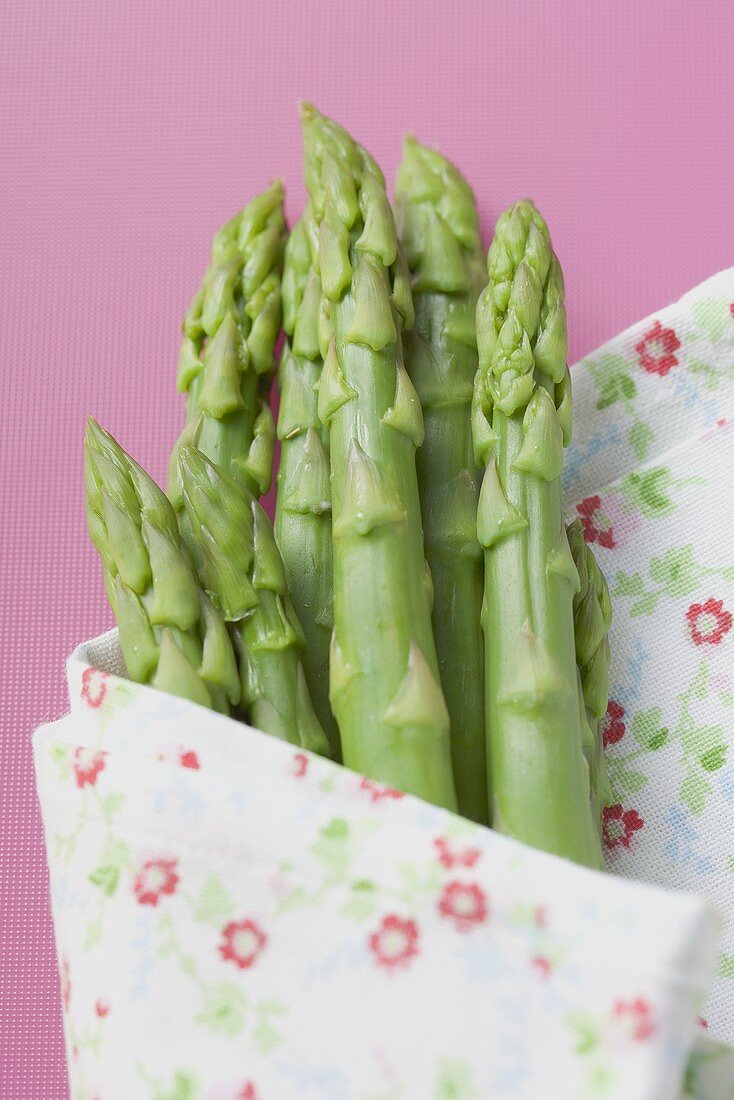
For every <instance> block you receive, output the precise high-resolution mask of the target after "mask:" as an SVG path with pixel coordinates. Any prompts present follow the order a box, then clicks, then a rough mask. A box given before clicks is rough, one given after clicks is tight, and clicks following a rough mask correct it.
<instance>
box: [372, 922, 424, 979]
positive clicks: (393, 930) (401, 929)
mask: <svg viewBox="0 0 734 1100" xmlns="http://www.w3.org/2000/svg"><path fill="white" fill-rule="evenodd" d="M369 946H370V950H371V951H372V954H373V955H374V957H375V960H376V962H377V964H378V966H383V967H385V968H386V969H387V970H394V969H396V968H397V967H403V968H405V967H407V966H409V965H410V962H411V960H412V959H414V958H415V956H416V955H418V954H419V949H418V925H417V924H416V923H415V921H413V920H404V919H403V918H402V917H397V916H395V915H394V914H391V915H389V916H387V917H383V919H382V922H381V924H380V927H379V928H378V930H377V931H376V932H373V933H372V935H371V936H370V938H369Z"/></svg>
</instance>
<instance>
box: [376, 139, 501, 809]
mask: <svg viewBox="0 0 734 1100" xmlns="http://www.w3.org/2000/svg"><path fill="white" fill-rule="evenodd" d="M396 200H397V202H396V208H397V219H398V228H399V231H400V235H401V238H402V241H403V244H404V247H405V253H406V258H407V260H408V264H409V267H410V273H411V280H412V288H413V302H414V305H415V327H414V328H413V329H412V331H410V332H408V333H406V337H405V356H406V367H407V369H408V374H409V375H410V377H411V380H412V382H413V385H414V386H415V388H416V391H417V393H418V397H419V398H420V402H421V405H422V406H423V421H424V425H425V440H424V442H423V445H422V447H420V448H419V450H418V452H417V455H416V465H417V470H418V489H419V492H420V503H421V514H422V517H423V533H424V539H425V548H426V558H427V561H428V565H429V567H430V570H431V575H432V577H433V586H434V592H435V596H434V603H433V632H434V635H435V639H436V649H437V651H438V663H439V668H440V673H441V684H442V687H443V691H444V695H445V698H446V705H447V707H448V711H449V716H450V719H451V753H452V760H453V770H454V778H455V780H456V793H457V798H458V804H459V811H460V813H462V814H463V815H464V816H465V817H468V818H471V819H473V820H474V821H479V822H483V823H486V822H487V819H488V805H487V771H486V750H485V737H484V690H483V688H484V643H483V638H482V626H481V622H480V617H479V611H480V606H481V602H482V591H483V588H484V565H483V560H482V558H483V555H482V549H481V547H480V545H479V542H478V541H477V502H478V497H479V482H480V477H479V471H478V470H477V466H476V463H475V461H474V453H473V448H472V436H471V422H470V415H469V413H470V408H471V400H472V391H473V386H474V376H475V374H476V370H477V350H476V330H475V321H474V312H475V307H476V302H477V295H478V293H479V290H480V289H481V286H482V283H483V279H482V269H483V262H482V261H483V253H482V244H481V238H480V235H479V219H478V216H477V210H476V205H475V202H474V196H473V194H472V191H471V188H470V187H469V184H468V183H467V182H466V180H465V179H464V178H463V177H462V176H461V175H460V173H459V172H458V171H457V169H456V168H455V167H454V165H452V164H450V163H449V161H447V160H446V159H445V158H444V157H442V156H440V155H439V154H438V153H436V152H434V150H432V149H428V148H426V147H425V146H422V145H419V144H418V143H417V142H416V141H415V140H414V139H412V138H407V139H406V141H405V145H404V150H403V162H402V164H401V166H400V168H399V170H398V175H397V182H396Z"/></svg>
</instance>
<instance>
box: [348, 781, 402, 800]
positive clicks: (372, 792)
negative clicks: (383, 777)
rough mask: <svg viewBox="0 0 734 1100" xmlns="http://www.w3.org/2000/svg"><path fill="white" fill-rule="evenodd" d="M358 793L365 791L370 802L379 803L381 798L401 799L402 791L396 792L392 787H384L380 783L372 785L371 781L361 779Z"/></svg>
mask: <svg viewBox="0 0 734 1100" xmlns="http://www.w3.org/2000/svg"><path fill="white" fill-rule="evenodd" d="M359 789H360V791H367V793H368V794H369V796H370V800H371V801H372V802H379V801H380V800H381V799H382V798H403V795H404V792H403V791H396V790H394V788H393V787H384V786H383V785H382V784H381V783H373V782H372V780H371V779H362V780H361V781H360V784H359Z"/></svg>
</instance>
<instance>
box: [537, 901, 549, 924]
mask: <svg viewBox="0 0 734 1100" xmlns="http://www.w3.org/2000/svg"><path fill="white" fill-rule="evenodd" d="M535 927H536V928H547V927H548V906H547V905H536V907H535Z"/></svg>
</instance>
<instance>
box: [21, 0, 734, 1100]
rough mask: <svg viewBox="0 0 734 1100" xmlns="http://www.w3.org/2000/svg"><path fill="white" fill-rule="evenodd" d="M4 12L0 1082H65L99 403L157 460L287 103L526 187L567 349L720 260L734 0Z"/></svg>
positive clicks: (503, 197) (128, 440)
mask: <svg viewBox="0 0 734 1100" xmlns="http://www.w3.org/2000/svg"><path fill="white" fill-rule="evenodd" d="M0 12H1V13H2V20H1V21H2V26H3V30H2V34H1V35H0V133H1V134H2V151H1V152H0V241H2V266H1V268H0V284H1V285H0V310H1V315H2V318H3V337H4V351H3V381H4V384H3V389H2V393H3V417H2V427H1V428H0V453H1V461H2V465H1V466H0V469H2V472H3V483H4V488H3V493H2V501H1V503H0V508H1V509H2V519H1V520H0V530H1V531H2V536H3V537H2V563H1V569H0V587H1V591H0V615H1V616H2V648H1V649H0V677H2V690H1V691H0V701H1V702H0V705H1V706H2V715H1V716H0V745H1V747H2V754H3V763H2V766H1V767H0V784H2V792H1V793H0V814H2V816H3V818H4V820H3V822H2V826H1V829H2V831H1V832H0V855H1V856H2V860H1V863H0V908H1V910H2V911H1V912H0V990H2V993H1V994H0V1001H1V1002H2V1003H0V1020H1V1024H0V1031H1V1033H2V1038H1V1039H0V1080H2V1084H0V1094H1V1095H2V1096H3V1097H7V1098H8V1100H10V1098H12V1100H19V1098H20V1097H23V1098H24V1100H35V1098H43V1100H60V1098H62V1097H64V1096H66V1094H67V1092H66V1082H65V1072H64V1063H63V1051H62V1040H61V1029H60V1012H59V1007H58V1005H59V997H58V979H57V976H56V970H55V960H54V952H53V945H52V938H51V926H50V918H49V912H48V899H47V886H46V872H45V864H44V855H43V849H42V838H41V831H40V824H39V818H38V813H37V808H36V801H35V794H34V787H33V777H32V769H31V754H30V744H29V737H30V731H31V730H32V728H33V727H34V726H35V725H37V724H38V723H39V722H40V721H41V720H43V719H47V718H51V717H53V716H55V715H57V714H58V713H59V712H60V711H61V710H62V709H63V708H64V703H65V700H64V682H63V660H64V657H65V656H66V654H67V653H68V652H69V650H70V649H71V647H72V645H73V644H74V643H76V642H78V641H79V640H81V639H82V638H85V637H87V636H89V635H92V634H95V633H97V632H99V631H100V630H102V629H104V628H106V627H107V626H109V625H110V621H111V620H110V614H109V612H108V610H107V607H106V605H105V601H104V596H103V591H102V585H101V583H100V574H99V569H98V566H97V562H96V561H95V559H94V556H93V554H92V552H91V549H90V547H89V546H88V544H87V539H86V535H85V530H84V518H83V511H82V478H81V443H82V432H83V424H84V419H85V417H86V415H87V414H88V413H93V414H94V415H95V416H96V417H97V418H98V419H99V420H100V421H101V422H102V424H104V425H105V426H106V427H107V428H109V429H110V430H111V431H112V432H113V433H114V434H115V435H116V436H118V437H119V439H120V440H121V441H122V443H123V444H124V445H125V447H127V448H128V449H129V450H130V451H132V452H133V454H135V455H136V457H137V458H138V459H139V460H140V461H141V462H143V464H144V465H145V466H146V467H147V468H148V469H149V470H150V471H151V472H152V473H153V475H154V476H157V477H162V476H163V473H164V469H165V460H166V456H167V454H168V451H169V449H170V446H171V444H172V442H173V440H174V438H175V436H176V433H177V429H178V426H179V424H180V421H181V416H182V406H181V401H180V399H179V398H178V397H177V395H176V393H175V390H174V378H175V371H176V356H177V345H178V331H179V323H180V318H181V315H182V313H183V311H184V309H185V307H186V305H187V303H188V300H189V298H190V296H191V294H192V293H193V291H194V290H195V288H196V286H197V283H198V280H199V278H200V277H201V275H202V273H203V271H204V268H205V265H206V262H207V254H208V248H209V243H210V239H211V236H212V233H213V231H214V230H215V229H216V228H217V227H218V226H219V225H220V224H221V223H222V222H223V221H224V220H225V219H226V218H227V217H228V216H229V215H230V214H231V213H233V212H234V211H235V210H236V209H237V208H238V207H239V206H240V205H242V204H243V203H244V202H245V201H247V200H248V199H249V198H251V197H252V195H253V194H254V193H255V192H256V191H257V190H259V189H261V188H262V187H263V186H264V185H265V184H266V183H267V182H268V181H269V180H270V178H271V177H272V176H274V175H276V174H279V175H281V176H282V177H283V178H284V179H285V181H286V184H287V186H288V210H289V214H290V216H291V218H294V217H296V216H297V215H298V212H299V210H300V207H301V204H302V201H303V185H302V181H301V164H300V156H301V151H300V137H299V131H298V121H297V113H296V102H297V100H298V99H299V98H300V97H305V98H310V99H313V100H314V101H315V103H316V104H317V105H318V106H319V107H320V108H321V109H322V110H324V111H326V112H327V113H333V114H334V115H336V116H337V117H338V118H339V119H340V120H341V121H342V122H343V123H344V124H345V125H346V126H347V127H349V128H350V129H352V131H353V132H354V134H355V135H356V136H357V137H358V138H359V139H360V140H361V141H362V142H363V143H364V144H365V145H367V146H368V148H369V149H370V150H371V151H372V152H373V153H374V154H375V155H376V156H377V158H378V160H379V161H380V162H381V163H382V165H383V167H384V169H385V173H386V175H387V177H388V179H391V178H392V176H393V173H394V169H395V166H396V164H397V162H398V159H399V156H400V141H401V136H402V135H403V133H404V132H405V131H407V130H412V131H413V132H414V133H415V134H416V135H417V136H418V137H419V138H420V139H421V140H423V141H426V142H429V143H433V144H435V145H437V146H438V147H440V148H441V150H442V151H443V152H445V153H447V154H448V155H449V156H451V157H453V158H455V159H456V160H457V161H458V163H459V164H460V165H461V167H462V169H463V170H464V172H465V174H466V175H467V176H468V178H469V180H470V181H471V183H472V184H473V185H474V188H475V190H476V194H477V198H478V201H479V208H480V212H481V215H482V220H483V224H484V227H485V231H486V233H487V234H489V232H490V230H491V227H492V224H493V221H494V219H495V218H496V216H497V214H498V213H499V212H500V210H501V209H502V208H503V207H504V206H505V205H507V204H508V203H509V202H511V201H512V200H513V199H515V198H518V197H522V196H525V195H530V196H532V197H533V198H534V199H535V200H536V202H537V203H538V204H539V206H540V207H541V209H542V210H543V212H544V213H545V215H546V217H547V219H548V221H549V222H550V225H551V228H552V232H553V236H554V240H555V245H556V249H557V251H558V253H559V255H560V257H561V261H562V263H563V266H564V268H565V272H566V277H567V297H568V307H569V320H570V335H571V355H572V359H575V358H577V357H578V356H580V355H582V354H583V353H585V352H587V351H589V350H591V349H592V348H593V347H594V346H595V345H597V344H598V343H600V342H601V341H603V340H604V339H606V338H607V337H609V336H611V335H613V334H614V332H615V331H617V330H619V329H620V328H621V327H624V326H626V325H627V324H629V323H630V322H632V321H634V320H636V319H637V318H639V317H641V316H643V315H644V314H646V313H649V312H651V311H652V310H654V309H655V308H657V307H658V306H661V305H663V304H665V303H666V302H668V301H669V300H671V299H673V298H674V297H676V296H677V295H679V294H680V293H682V292H683V291H685V290H687V289H688V288H689V287H691V286H692V285H694V284H695V283H697V282H698V281H700V280H701V279H703V278H704V277H706V276H707V275H710V274H712V273H713V272H715V271H716V270H718V269H720V268H722V267H725V266H728V265H730V264H731V263H732V255H733V251H732V250H733V247H734V231H733V228H732V195H733V192H732V184H733V183H734V172H733V171H732V169H733V167H734V163H733V162H734V156H733V153H732V115H731V108H732V104H733V103H734V75H733V70H732V64H731V60H732V52H731V51H732V43H733V42H734V5H732V4H731V2H730V0H687V2H684V0H679V2H674V0H645V2H644V3H641V2H638V0H634V2H631V0H545V2H542V3H541V2H530V0H512V2H511V3H509V2H508V3H499V2H495V3H492V2H488V0H471V2H470V0H453V2H452V3H451V4H449V3H447V2H446V0H428V2H423V3H420V2H418V0H410V2H408V0H403V2H402V3H401V2H400V0H377V2H376V0H369V2H362V3H358V2H355V0H351V2H350V0H293V2H292V3H290V4H282V3H278V2H277V0H267V2H264V0H152V2H151V0H128V2H124V0H49V2H47V3H43V2H41V0H3V2H2V4H0Z"/></svg>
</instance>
